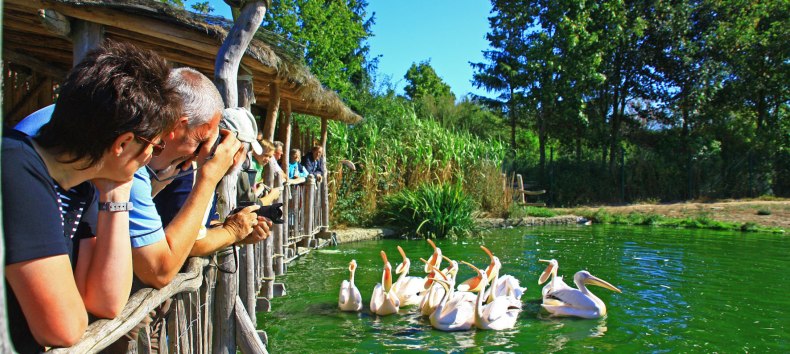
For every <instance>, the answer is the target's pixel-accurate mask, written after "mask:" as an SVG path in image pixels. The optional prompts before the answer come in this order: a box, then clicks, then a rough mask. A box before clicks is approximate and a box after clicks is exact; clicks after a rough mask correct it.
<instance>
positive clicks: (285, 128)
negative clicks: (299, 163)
mask: <svg viewBox="0 0 790 354" xmlns="http://www.w3.org/2000/svg"><path fill="white" fill-rule="evenodd" d="M291 121H292V117H291V101H287V100H286V101H285V105H283V114H282V118H281V120H280V137H279V139H280V142H282V143H283V158H282V159H281V160H280V168H282V170H283V171H286V173H287V171H288V164H290V163H291V161H290V160H291V130H292V129H291V127H292V124H291Z"/></svg>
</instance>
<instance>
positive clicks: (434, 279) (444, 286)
mask: <svg viewBox="0 0 790 354" xmlns="http://www.w3.org/2000/svg"><path fill="white" fill-rule="evenodd" d="M428 280H430V281H435V282H437V283H439V285H441V286H442V287H443V288H444V290H445V291H447V292H449V291H450V283H448V282H447V281H445V280H441V279H436V278H428Z"/></svg>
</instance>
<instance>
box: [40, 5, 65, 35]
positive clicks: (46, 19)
mask: <svg viewBox="0 0 790 354" xmlns="http://www.w3.org/2000/svg"><path fill="white" fill-rule="evenodd" d="M38 17H39V18H40V19H41V24H43V25H44V28H46V29H47V30H48V31H50V32H51V33H52V34H54V35H56V36H58V37H61V38H65V39H71V37H70V35H71V22H70V21H69V18H68V17H66V16H63V15H62V14H60V13H58V12H57V11H55V10H50V9H39V10H38Z"/></svg>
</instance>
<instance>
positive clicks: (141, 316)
mask: <svg viewBox="0 0 790 354" xmlns="http://www.w3.org/2000/svg"><path fill="white" fill-rule="evenodd" d="M272 177H274V176H272ZM272 179H275V178H272ZM277 180H279V179H277ZM325 181H326V180H324V181H323V182H322V183H316V182H315V179H314V178H313V177H312V176H311V177H308V178H307V179H306V181H305V182H304V183H302V184H297V185H288V186H285V188H287V189H288V190H289V191H290V193H283V194H282V196H281V198H280V201H279V202H283V203H284V208H285V209H284V212H285V223H283V224H282V225H275V227H273V229H272V234H271V236H270V237H269V238H267V239H266V240H265V241H262V242H259V243H257V244H255V245H246V246H241V247H229V248H227V249H224V250H222V251H220V252H218V253H217V254H216V255H214V256H212V257H192V258H190V259H189V260H188V261H187V265H186V266H185V269H184V270H183V271H182V272H181V273H179V274H178V275H177V276H176V277H175V278H174V279H173V281H172V282H171V283H170V284H168V285H167V286H165V287H164V288H162V289H159V290H155V289H151V288H145V289H142V290H139V291H137V292H135V293H134V294H133V295H132V296H131V298H130V299H129V302H128V304H127V305H126V307H125V308H124V310H123V311H122V312H121V314H120V315H119V316H118V317H117V318H115V319H112V320H98V321H95V322H93V323H91V324H90V326H89V327H88V329H87V331H86V332H85V335H84V336H83V337H82V340H80V342H78V343H77V344H76V345H74V346H72V347H70V348H59V349H53V350H51V352H53V353H95V352H98V351H100V350H102V349H104V348H106V347H107V346H108V345H110V344H112V343H114V342H115V341H116V340H118V339H119V338H122V337H123V338H126V337H124V335H125V334H127V333H129V332H130V331H131V330H132V329H134V328H135V327H137V326H138V324H139V323H140V322H141V321H143V320H146V318H147V317H149V314H150V313H152V311H153V312H156V310H157V309H158V308H159V307H160V305H162V304H163V303H165V302H167V301H168V299H172V302H171V303H170V306H169V311H167V312H166V313H165V314H164V316H163V319H162V320H160V322H158V323H157V326H153V327H152V326H142V329H141V330H140V332H139V335H138V338H137V340H136V341H133V342H132V343H130V345H129V348H131V350H130V352H135V351H136V352H140V353H150V352H159V353H235V352H236V350H237V349H239V350H241V351H242V352H244V353H261V352H266V349H265V343H266V335H265V333H264V332H263V331H256V330H255V313H256V311H268V310H269V309H270V307H269V301H268V300H269V299H271V298H272V297H274V296H280V295H284V293H285V288H284V286H283V285H282V284H277V283H275V282H274V280H275V277H276V276H277V275H282V274H284V273H285V271H286V270H287V269H286V267H285V266H286V265H287V263H289V262H290V261H292V260H294V259H295V258H297V257H299V256H300V255H302V254H304V253H306V252H308V251H309V249H310V248H313V247H317V246H320V245H321V244H320V243H319V242H317V240H316V239H315V236H316V235H317V234H319V233H320V232H322V231H325V230H326V227H327V225H328V222H327V220H326V218H325V215H327V214H328V213H325V212H324V210H322V208H323V207H324V206H325V204H324V203H322V200H324V199H325V194H324V193H326V182H325ZM275 186H277V185H276V184H275ZM289 195H290V198H288V196H289ZM234 253H235V256H234ZM229 286H230V287H231V288H228V287H229ZM229 338H231V339H230V340H229Z"/></svg>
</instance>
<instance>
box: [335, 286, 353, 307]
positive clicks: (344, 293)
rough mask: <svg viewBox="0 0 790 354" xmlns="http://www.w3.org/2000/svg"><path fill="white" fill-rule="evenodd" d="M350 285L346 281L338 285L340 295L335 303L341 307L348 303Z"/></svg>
mask: <svg viewBox="0 0 790 354" xmlns="http://www.w3.org/2000/svg"><path fill="white" fill-rule="evenodd" d="M350 285H351V283H350V282H349V281H348V280H343V282H342V283H340V295H339V297H338V300H337V303H338V304H339V305H341V306H342V305H343V304H346V303H348V300H349V298H348V288H349V287H350Z"/></svg>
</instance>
